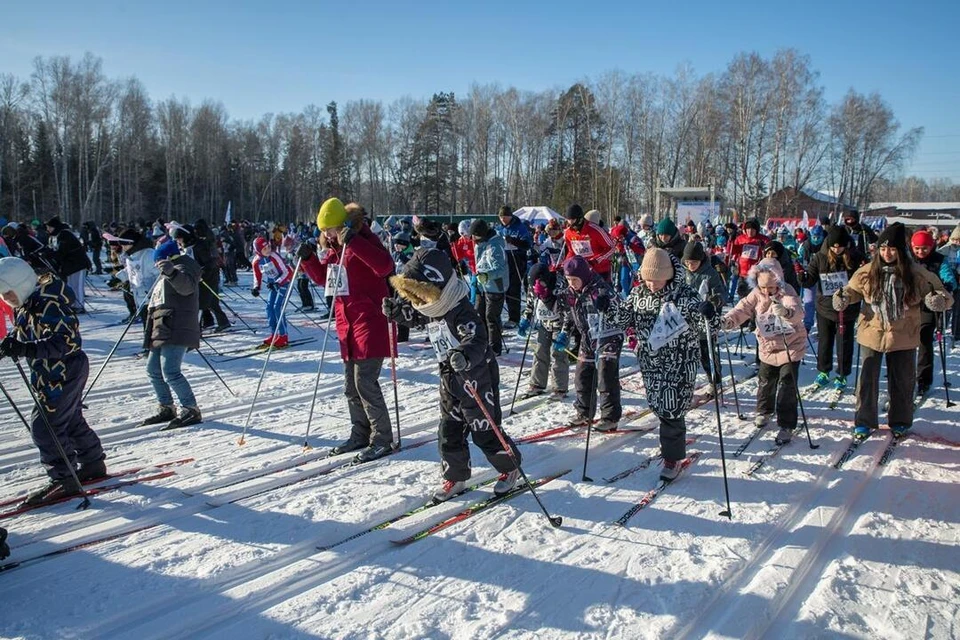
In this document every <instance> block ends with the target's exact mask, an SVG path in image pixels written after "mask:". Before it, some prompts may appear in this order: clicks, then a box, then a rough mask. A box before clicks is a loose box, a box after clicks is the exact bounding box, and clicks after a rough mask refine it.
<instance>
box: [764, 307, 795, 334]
mask: <svg viewBox="0 0 960 640" xmlns="http://www.w3.org/2000/svg"><path fill="white" fill-rule="evenodd" d="M795 332H796V329H794V328H793V327H791V326H790V323H789V322H787V321H786V320H784V319H783V318H781V317H780V316H778V315H775V314H773V313H761V314H760V315H758V316H757V333H759V334H760V336H761V337H763V338H776V337H778V336H788V335H790V334H791V333H795Z"/></svg>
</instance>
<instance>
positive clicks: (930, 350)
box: [887, 311, 937, 387]
mask: <svg viewBox="0 0 960 640" xmlns="http://www.w3.org/2000/svg"><path fill="white" fill-rule="evenodd" d="M936 332H937V318H936V316H935V315H934V314H933V313H928V312H927V311H921V312H920V348H919V349H917V384H919V385H920V386H927V387H929V386H930V385H932V384H933V363H934V359H935V358H934V353H935V347H934V340H933V338H934V334H936ZM887 366H889V365H887Z"/></svg>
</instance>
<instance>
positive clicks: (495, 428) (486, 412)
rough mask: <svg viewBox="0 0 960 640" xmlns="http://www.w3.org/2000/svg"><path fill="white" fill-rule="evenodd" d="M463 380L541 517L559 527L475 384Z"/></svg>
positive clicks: (558, 520) (558, 519)
mask: <svg viewBox="0 0 960 640" xmlns="http://www.w3.org/2000/svg"><path fill="white" fill-rule="evenodd" d="M461 379H462V380H463V390H464V391H466V392H467V393H468V394H469V395H470V397H471V398H473V401H474V402H475V403H477V406H478V407H480V410H481V411H482V412H483V415H484V416H485V417H486V418H487V421H488V422H489V423H490V428H491V429H493V433H494V434H495V435H496V436H497V440H499V441H500V446H502V447H503V450H504V451H505V452H506V453H507V455H509V456H510V458H511V459H512V460H513V464H514V466H515V467H516V468H517V471H519V472H520V475H521V476H523V481H524V482H526V483H527V487H528V488H529V489H530V493H532V494H533V497H534V499H535V500H536V501H537V504H538V505H540V509H541V510H542V511H543V515H545V516H546V517H547V520H548V521H549V522H550V524H551V525H552V526H554V527H559V526H560V525H561V524H563V518H561V517H560V516H551V515H550V512H549V511H547V508H546V507H545V506H543V502H541V501H540V496H538V495H537V492H536V490H535V489H534V488H533V484H531V483H530V478H528V477H527V474H526V473H525V472H524V471H523V467H521V466H520V463H519V462H518V461H517V455H516V454H515V453H514V451H513V447H511V446H509V445H508V444H507V440H506V438H504V437H503V432H502V431H500V425H498V424H497V423H496V421H494V419H493V416H491V415H490V411H489V409H487V405H485V404H484V403H483V400H482V399H481V398H480V394H479V393H477V388H476V387H477V383H476V382H472V381H470V380H467V379H466V378H465V377H462V376H461Z"/></svg>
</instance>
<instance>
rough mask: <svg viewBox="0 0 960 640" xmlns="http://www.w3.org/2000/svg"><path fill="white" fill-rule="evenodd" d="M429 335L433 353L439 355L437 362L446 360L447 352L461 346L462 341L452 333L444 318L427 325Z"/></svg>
mask: <svg viewBox="0 0 960 640" xmlns="http://www.w3.org/2000/svg"><path fill="white" fill-rule="evenodd" d="M427 337H428V338H429V339H430V344H431V345H433V353H434V354H435V355H436V356H437V362H446V361H447V353H448V352H449V351H450V349H454V348H456V347H459V346H460V341H459V340H457V339H456V338H455V337H454V335H453V334H452V333H450V327H449V326H447V323H446V322H445V321H443V320H437V321H436V322H431V323H430V324H428V325H427Z"/></svg>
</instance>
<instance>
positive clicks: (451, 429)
mask: <svg viewBox="0 0 960 640" xmlns="http://www.w3.org/2000/svg"><path fill="white" fill-rule="evenodd" d="M465 381H470V383H471V384H473V385H476V387H475V388H476V390H477V393H478V394H479V396H480V398H481V399H482V400H483V403H484V406H485V407H486V410H487V411H488V412H489V413H490V417H491V418H493V419H494V421H495V422H496V425H491V424H490V421H489V420H488V419H487V417H486V415H485V414H484V412H483V410H482V409H481V408H480V407H479V406H478V405H477V403H476V401H475V400H474V399H473V397H472V396H471V395H470V394H469V393H467V391H466V389H464V384H465ZM501 423H502V414H501V411H500V367H499V366H498V365H497V361H496V359H495V358H491V359H490V362H484V363H481V364H479V365H477V366H475V367H473V368H472V369H470V370H468V371H466V372H464V373H463V374H458V373H455V372H454V371H453V369H452V368H450V366H449V365H448V364H442V365H440V460H441V463H442V466H443V479H444V480H452V481H454V482H458V481H465V480H468V479H470V447H469V445H468V444H467V436H468V435H469V436H470V437H471V439H472V440H473V444H475V445H477V448H478V449H480V451H482V452H483V455H484V456H486V458H487V460H488V461H489V462H490V464H491V465H492V466H493V468H494V469H496V470H497V471H499V472H500V473H509V472H511V471H513V470H514V469H515V468H516V465H517V464H520V460H521V458H520V450H519V449H518V448H517V445H516V444H514V442H513V440H511V439H510V436H508V435H507V434H506V432H502V435H503V438H504V440H506V442H507V445H508V446H509V447H510V449H511V450H512V451H513V455H514V456H515V457H516V463H514V458H512V457H511V456H510V454H509V453H508V452H507V451H506V450H504V448H503V445H502V444H501V443H500V439H499V438H497V434H496V433H495V432H494V427H500V425H501Z"/></svg>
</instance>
